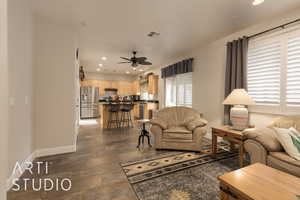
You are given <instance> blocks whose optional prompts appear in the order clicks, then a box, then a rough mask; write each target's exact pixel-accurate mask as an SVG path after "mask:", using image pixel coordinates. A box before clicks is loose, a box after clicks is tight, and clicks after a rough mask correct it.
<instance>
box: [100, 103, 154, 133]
mask: <svg viewBox="0 0 300 200" xmlns="http://www.w3.org/2000/svg"><path fill="white" fill-rule="evenodd" d="M130 103H133V110H132V111H131V118H132V119H139V118H141V115H142V118H144V119H149V118H151V116H152V111H154V110H157V109H158V108H159V102H158V101H156V100H147V101H133V102H131V101H125V102H124V101H123V102H107V101H103V102H99V113H100V125H101V127H103V128H107V125H108V119H109V112H108V110H109V105H110V104H114V105H116V104H120V105H122V104H130Z"/></svg>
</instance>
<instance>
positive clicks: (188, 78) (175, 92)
mask: <svg viewBox="0 0 300 200" xmlns="http://www.w3.org/2000/svg"><path fill="white" fill-rule="evenodd" d="M192 89H193V87H192V73H185V74H180V75H176V76H172V77H168V78H165V103H166V106H167V107H169V106H188V107H192Z"/></svg>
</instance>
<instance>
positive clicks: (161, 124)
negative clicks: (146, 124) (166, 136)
mask: <svg viewBox="0 0 300 200" xmlns="http://www.w3.org/2000/svg"><path fill="white" fill-rule="evenodd" d="M150 124H152V125H157V126H159V127H160V128H161V129H163V130H165V129H167V128H168V124H167V123H166V122H165V121H163V120H162V119H159V118H154V119H151V120H150Z"/></svg>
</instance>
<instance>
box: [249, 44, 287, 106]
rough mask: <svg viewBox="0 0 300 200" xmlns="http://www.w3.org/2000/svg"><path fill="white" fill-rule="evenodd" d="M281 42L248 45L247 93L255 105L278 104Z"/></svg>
mask: <svg viewBox="0 0 300 200" xmlns="http://www.w3.org/2000/svg"><path fill="white" fill-rule="evenodd" d="M280 66H281V42H280V40H278V41H271V42H269V43H267V44H265V43H264V44H259V43H258V44H257V43H256V44H253V45H249V51H248V73H247V79H248V93H249V95H250V96H251V97H252V98H253V99H254V100H255V102H256V104H257V105H268V106H277V105H279V104H280Z"/></svg>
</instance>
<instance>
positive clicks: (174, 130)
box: [164, 126, 192, 134]
mask: <svg viewBox="0 0 300 200" xmlns="http://www.w3.org/2000/svg"><path fill="white" fill-rule="evenodd" d="M164 133H179V134H191V133H192V131H189V130H188V129H186V128H185V127H184V126H178V127H172V128H168V129H166V130H164Z"/></svg>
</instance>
